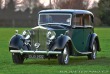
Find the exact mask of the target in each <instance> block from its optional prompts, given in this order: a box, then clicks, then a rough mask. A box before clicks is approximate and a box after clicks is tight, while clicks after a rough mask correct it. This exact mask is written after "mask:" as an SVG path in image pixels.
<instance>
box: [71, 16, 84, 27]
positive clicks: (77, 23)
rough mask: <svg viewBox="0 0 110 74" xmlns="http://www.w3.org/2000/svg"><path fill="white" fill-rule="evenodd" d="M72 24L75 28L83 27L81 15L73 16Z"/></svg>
mask: <svg viewBox="0 0 110 74" xmlns="http://www.w3.org/2000/svg"><path fill="white" fill-rule="evenodd" d="M73 23H74V25H75V26H83V14H77V15H75V17H74V19H73Z"/></svg>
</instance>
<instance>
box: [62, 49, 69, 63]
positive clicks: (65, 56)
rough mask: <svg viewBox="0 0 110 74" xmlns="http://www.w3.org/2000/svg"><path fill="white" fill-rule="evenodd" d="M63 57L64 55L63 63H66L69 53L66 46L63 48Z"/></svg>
mask: <svg viewBox="0 0 110 74" xmlns="http://www.w3.org/2000/svg"><path fill="white" fill-rule="evenodd" d="M63 57H64V63H65V64H68V61H69V54H68V51H67V47H65V48H64V51H63Z"/></svg>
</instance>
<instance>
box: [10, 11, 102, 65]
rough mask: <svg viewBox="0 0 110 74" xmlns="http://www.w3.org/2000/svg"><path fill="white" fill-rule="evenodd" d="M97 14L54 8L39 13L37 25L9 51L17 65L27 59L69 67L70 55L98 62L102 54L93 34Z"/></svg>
mask: <svg viewBox="0 0 110 74" xmlns="http://www.w3.org/2000/svg"><path fill="white" fill-rule="evenodd" d="M93 25H94V15H93V14H92V13H91V12H90V11H87V10H73V9H51V10H42V11H40V12H39V19H38V25H37V26H36V27H34V28H32V29H30V30H25V31H23V33H22V34H18V31H17V30H16V33H15V35H14V36H13V37H12V38H11V40H10V43H9V51H10V52H11V53H12V59H13V62H14V63H15V64H22V63H23V62H24V59H27V58H37V59H38V58H41V59H45V58H48V59H50V58H51V59H52V58H58V63H59V64H68V63H69V56H87V57H88V59H91V60H94V59H96V54H97V51H101V49H100V44H99V38H98V35H97V34H96V33H94V28H93Z"/></svg>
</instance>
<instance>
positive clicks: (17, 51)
mask: <svg viewBox="0 0 110 74" xmlns="http://www.w3.org/2000/svg"><path fill="white" fill-rule="evenodd" d="M10 52H11V53H21V54H23V53H27V54H28V53H32V54H61V51H27V50H24V51H22V50H10Z"/></svg>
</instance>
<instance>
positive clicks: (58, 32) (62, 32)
mask: <svg viewBox="0 0 110 74" xmlns="http://www.w3.org/2000/svg"><path fill="white" fill-rule="evenodd" d="M54 31H55V33H56V37H58V36H60V35H61V34H65V32H66V31H67V30H65V29H56V30H54Z"/></svg>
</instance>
